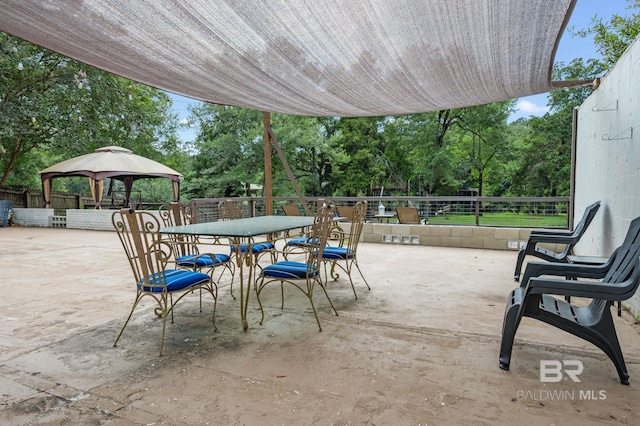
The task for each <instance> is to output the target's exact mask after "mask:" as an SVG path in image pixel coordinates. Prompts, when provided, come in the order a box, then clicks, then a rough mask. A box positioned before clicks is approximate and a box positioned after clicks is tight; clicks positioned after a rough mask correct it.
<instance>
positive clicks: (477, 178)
mask: <svg viewBox="0 0 640 426" xmlns="http://www.w3.org/2000/svg"><path fill="white" fill-rule="evenodd" d="M513 104H514V102H513V101H504V102H494V103H491V104H487V105H479V106H474V107H468V108H464V109H462V110H461V112H460V116H461V118H460V119H459V120H458V121H457V123H456V124H457V126H458V127H459V128H460V129H461V130H462V132H463V133H464V136H463V137H461V138H460V142H459V145H461V146H460V147H459V149H461V151H462V156H463V158H466V159H467V160H468V163H467V164H468V169H469V172H470V173H469V174H470V177H471V180H472V181H473V182H474V183H475V184H476V185H477V188H478V195H480V196H482V195H484V185H485V182H486V180H487V173H488V172H489V171H490V170H491V166H494V165H495V169H498V167H499V165H500V164H504V163H505V162H506V160H507V159H508V157H509V155H510V154H511V149H510V147H509V143H508V142H509V139H508V138H507V137H506V133H507V132H506V129H507V118H509V115H510V114H511V112H512V111H513ZM497 159H500V160H503V161H500V162H498V161H496V160H497ZM469 186H470V185H469Z"/></svg>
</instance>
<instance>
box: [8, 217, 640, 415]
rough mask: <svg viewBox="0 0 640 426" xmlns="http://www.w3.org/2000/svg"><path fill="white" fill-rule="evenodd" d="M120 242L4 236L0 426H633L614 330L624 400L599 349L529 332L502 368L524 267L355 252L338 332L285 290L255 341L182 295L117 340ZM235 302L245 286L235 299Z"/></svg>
mask: <svg viewBox="0 0 640 426" xmlns="http://www.w3.org/2000/svg"><path fill="white" fill-rule="evenodd" d="M119 244H120V243H119V241H118V239H117V236H116V234H115V233H113V232H100V231H80V230H70V229H51V228H20V227H15V226H14V227H10V228H5V229H2V228H0V394H1V396H2V398H1V399H0V424H2V425H26V424H48V425H64V424H84V425H103V424H104V425H341V426H342V425H496V424H504V425H514V424H525V423H526V424H528V425H589V424H634V425H637V424H640V392H639V390H640V366H639V361H640V355H639V354H640V335H639V327H638V325H637V324H636V322H635V320H634V318H633V317H632V316H631V315H630V314H629V313H627V312H624V313H623V316H622V317H620V318H618V317H616V318H615V321H616V327H617V329H618V334H619V337H620V341H621V345H622V348H623V352H624V354H625V358H626V362H627V367H628V370H629V374H630V376H631V378H630V381H631V385H630V386H624V385H622V384H620V382H619V380H618V376H617V373H616V371H615V368H614V366H613V364H612V363H611V361H609V359H608V358H606V356H605V355H604V354H603V353H602V352H601V351H599V350H598V349H597V348H595V347H594V346H592V345H590V344H588V343H586V342H584V341H582V340H580V339H577V338H574V337H572V336H570V335H568V334H566V333H563V332H561V331H559V330H557V329H554V328H552V327H549V326H546V325H544V324H542V323H539V322H536V321H533V320H530V319H525V320H523V323H522V325H521V327H520V330H519V331H518V334H517V335H516V344H515V346H514V354H513V358H512V368H511V371H508V372H507V371H502V370H500V369H499V368H498V352H499V345H500V338H501V327H502V316H503V312H504V306H505V300H506V296H507V294H508V292H509V291H510V290H511V289H512V288H513V287H514V286H515V283H514V281H513V279H512V276H513V266H514V264H515V259H516V253H515V252H506V251H491V250H472V249H459V248H437V247H422V246H398V245H382V244H362V245H361V246H360V252H359V259H360V263H361V267H362V269H363V271H364V274H365V276H366V277H367V279H368V281H369V284H370V285H371V288H372V289H371V291H368V290H367V289H366V287H365V286H364V283H363V281H362V279H361V278H360V277H359V276H357V274H356V280H355V282H356V289H357V291H358V296H359V297H358V299H357V300H355V299H354V297H353V293H352V291H351V288H350V286H349V284H348V282H347V281H345V277H344V276H343V277H341V278H340V280H339V281H337V282H332V283H330V284H329V292H330V295H331V297H332V300H333V301H334V303H335V305H336V307H337V309H338V312H339V316H337V317H336V316H335V315H333V314H332V312H331V310H330V308H329V305H328V303H327V301H326V299H324V296H323V295H322V293H321V292H318V293H317V294H316V297H315V301H316V305H317V308H318V311H319V316H320V321H321V322H322V326H323V331H322V332H318V328H317V326H316V323H315V319H314V317H313V314H312V313H311V310H310V305H309V303H308V301H307V299H306V298H305V297H304V295H302V293H300V292H298V291H297V290H296V289H295V288H289V289H286V295H285V298H286V304H285V308H284V309H283V310H281V309H280V290H279V288H278V286H273V288H270V289H269V288H267V290H265V293H264V296H263V302H265V304H266V306H265V309H266V319H265V322H264V324H263V325H259V320H260V311H259V309H258V307H257V303H256V299H255V297H252V299H251V300H250V305H249V315H248V317H249V318H248V319H249V330H248V331H247V332H243V331H242V327H241V324H240V317H239V302H238V301H234V300H233V298H232V297H231V296H230V294H229V287H228V282H227V281H223V282H221V283H220V298H219V299H220V300H219V304H218V312H217V317H216V322H217V325H218V331H214V330H213V328H212V326H211V317H210V314H211V308H212V303H211V300H210V299H208V298H206V297H205V298H204V304H203V311H202V312H200V311H199V301H198V300H199V299H198V295H197V294H193V295H189V296H188V297H186V298H185V299H184V300H183V301H182V302H181V303H180V304H178V307H177V309H176V312H175V323H174V324H168V326H167V334H166V340H165V344H164V355H163V356H162V357H159V356H158V353H159V344H160V321H159V320H158V319H156V317H155V315H154V314H153V306H152V305H151V304H149V303H147V304H145V305H144V306H143V307H139V308H138V309H137V310H136V312H135V313H134V316H133V319H132V322H131V323H130V324H129V326H128V327H127V329H126V330H125V332H124V335H123V337H122V338H121V339H120V342H119V343H118V346H117V347H113V342H114V340H115V338H116V336H117V334H118V332H119V330H120V327H121V326H122V324H123V323H124V321H125V319H126V317H127V315H128V313H129V311H130V309H131V304H132V302H133V299H134V293H135V290H134V285H133V283H132V275H131V271H130V268H129V266H128V264H127V261H126V259H125V257H124V254H123V252H122V249H121V247H120V245H119ZM236 289H237V287H236ZM545 359H546V360H579V361H581V362H582V363H583V364H584V371H583V373H582V374H581V375H580V376H579V378H580V380H581V382H579V383H576V382H573V381H571V380H569V379H567V378H566V377H565V380H563V381H562V382H559V383H541V381H540V374H539V371H540V360H545Z"/></svg>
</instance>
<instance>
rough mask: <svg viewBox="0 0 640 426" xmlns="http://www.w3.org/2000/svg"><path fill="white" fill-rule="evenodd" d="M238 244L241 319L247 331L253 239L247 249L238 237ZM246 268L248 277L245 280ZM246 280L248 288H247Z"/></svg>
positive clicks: (243, 328) (251, 279)
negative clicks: (243, 248) (243, 247)
mask: <svg viewBox="0 0 640 426" xmlns="http://www.w3.org/2000/svg"><path fill="white" fill-rule="evenodd" d="M234 244H235V246H236V250H235V252H236V264H237V265H238V268H239V269H240V271H239V275H240V320H241V321H242V330H243V331H247V329H248V328H249V322H248V321H247V311H248V307H249V293H251V283H252V282H253V279H254V278H253V269H254V268H253V254H252V250H251V241H247V246H246V247H245V250H244V251H243V250H242V246H241V244H242V240H241V239H237V240H236V241H235V242H234ZM245 269H247V271H246V275H247V279H246V280H245V277H244V276H245ZM245 281H246V282H247V288H246V289H245V284H244V283H245Z"/></svg>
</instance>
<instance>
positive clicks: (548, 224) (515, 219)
mask: <svg viewBox="0 0 640 426" xmlns="http://www.w3.org/2000/svg"><path fill="white" fill-rule="evenodd" d="M225 199H226V198H198V199H194V200H191V201H190V202H191V204H192V208H193V212H194V217H195V220H196V221H197V222H207V221H215V220H218V218H219V213H218V203H219V202H220V201H222V200H225ZM234 200H236V201H238V202H241V203H242V205H243V209H244V215H245V217H252V216H264V215H265V214H266V213H265V212H266V208H265V199H264V198H263V197H236V198H234ZM317 200H318V197H304V198H303V202H304V203H308V204H309V205H313V204H314V203H315V202H316V201H317ZM361 200H367V201H368V202H369V203H368V211H367V221H370V222H376V221H378V222H389V223H394V222H396V218H395V208H396V207H415V208H416V209H417V210H418V214H419V216H420V218H421V219H422V220H423V222H424V223H428V224H432V225H462V226H464V225H468V226H502V227H517V228H536V227H542V228H558V229H567V228H569V225H570V212H571V208H570V206H569V203H570V199H569V197H526V198H521V197H511V198H504V197H332V198H326V199H325V201H331V202H333V203H335V204H336V205H347V206H351V205H355V203H357V202H358V201H361ZM272 202H273V206H272V209H273V214H275V215H283V214H284V213H283V212H282V209H281V206H282V205H285V204H294V205H297V206H298V207H299V208H300V210H301V212H302V214H305V211H304V208H303V206H302V203H301V202H300V200H299V199H298V198H297V197H273V199H272ZM380 205H382V206H384V215H382V214H380V213H381V209H380Z"/></svg>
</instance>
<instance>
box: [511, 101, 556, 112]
mask: <svg viewBox="0 0 640 426" xmlns="http://www.w3.org/2000/svg"><path fill="white" fill-rule="evenodd" d="M516 109H517V110H519V111H521V112H523V113H525V114H530V115H542V114H544V113H546V112H548V111H549V107H548V106H546V105H544V106H542V105H538V104H535V103H533V102H531V101H527V100H524V99H521V100H519V101H518V103H517V104H516Z"/></svg>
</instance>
